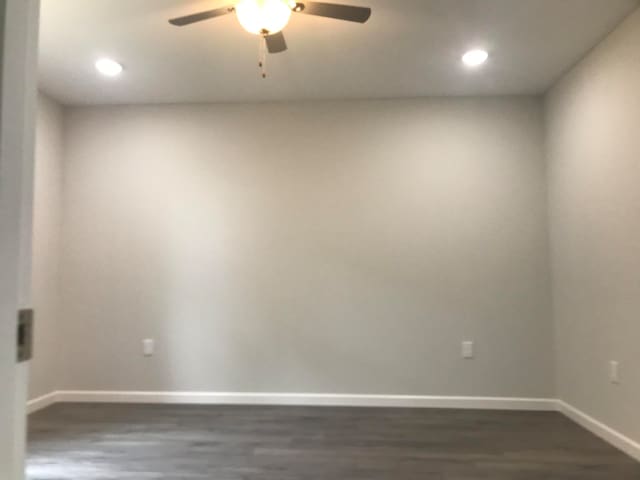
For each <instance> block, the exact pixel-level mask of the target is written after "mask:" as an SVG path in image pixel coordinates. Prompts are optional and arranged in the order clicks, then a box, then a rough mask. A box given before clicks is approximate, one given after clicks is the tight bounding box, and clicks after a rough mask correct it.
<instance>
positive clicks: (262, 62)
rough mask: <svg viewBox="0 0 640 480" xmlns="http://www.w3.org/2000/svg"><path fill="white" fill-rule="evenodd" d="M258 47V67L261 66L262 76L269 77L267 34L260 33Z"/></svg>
mask: <svg viewBox="0 0 640 480" xmlns="http://www.w3.org/2000/svg"><path fill="white" fill-rule="evenodd" d="M259 42H260V43H259V47H258V51H259V53H258V57H259V58H258V67H260V74H261V75H262V78H267V37H266V35H260V40H259Z"/></svg>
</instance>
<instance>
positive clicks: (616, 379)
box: [609, 360, 620, 384]
mask: <svg viewBox="0 0 640 480" xmlns="http://www.w3.org/2000/svg"><path fill="white" fill-rule="evenodd" d="M609 380H611V383H616V384H618V383H620V363H619V362H616V361H615V360H612V361H610V362H609Z"/></svg>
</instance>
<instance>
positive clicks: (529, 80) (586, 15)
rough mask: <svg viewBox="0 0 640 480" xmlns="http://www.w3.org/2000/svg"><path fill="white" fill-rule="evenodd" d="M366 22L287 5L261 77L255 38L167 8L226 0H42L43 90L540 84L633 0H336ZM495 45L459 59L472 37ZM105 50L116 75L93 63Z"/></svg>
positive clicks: (88, 99)
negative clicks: (484, 59)
mask: <svg viewBox="0 0 640 480" xmlns="http://www.w3.org/2000/svg"><path fill="white" fill-rule="evenodd" d="M335 1H336V2H337V3H349V4H354V5H365V6H371V7H372V8H373V15H372V17H371V20H370V21H369V23H367V24H365V25H360V24H353V23H349V22H340V21H337V20H330V19H325V18H318V17H310V16H307V15H299V14H296V15H294V16H293V18H292V21H291V23H290V24H289V26H288V27H287V29H286V30H285V34H286V37H287V41H288V44H289V50H288V51H287V52H285V53H281V54H277V55H270V56H269V63H268V71H269V78H267V79H266V80H263V79H261V78H260V77H259V75H258V68H257V58H258V40H257V37H253V36H251V35H250V34H248V33H246V32H245V31H244V30H242V28H241V27H240V25H239V24H238V22H237V20H236V19H235V16H233V15H228V16H226V17H223V18H218V19H213V20H209V21H206V22H202V23H200V24H197V25H192V26H190V27H183V28H177V27H173V26H171V25H169V24H168V23H167V19H169V18H171V17H174V16H178V15H183V14H188V13H192V12H196V11H199V10H206V9H210V8H216V7H219V6H223V5H227V4H229V3H233V0H227V1H225V0H42V15H41V16H42V28H41V37H40V38H41V41H40V43H41V45H40V81H41V88H42V89H43V90H44V91H46V92H47V93H49V94H50V95H52V96H53V97H54V98H56V99H58V100H60V101H61V102H63V103H65V104H110V103H177V102H230V101H266V100H283V99H326V98H386V97H413V96H427V95H499V94H536V93H542V92H544V91H545V90H546V89H547V88H548V87H550V86H551V85H552V84H553V82H554V81H555V80H556V79H558V77H559V76H560V75H561V74H562V73H563V72H564V71H565V70H566V69H567V68H568V67H570V66H571V65H573V64H574V63H575V62H576V61H578V60H579V59H580V58H581V57H582V56H583V55H584V54H585V53H586V52H587V51H588V50H589V49H590V48H592V47H593V46H594V45H595V44H596V43H597V42H598V41H599V40H600V39H601V38H603V37H604V36H605V35H606V34H607V33H608V32H610V31H611V30H612V29H613V28H614V27H615V26H616V25H617V24H618V23H619V22H620V21H621V20H622V19H623V18H624V17H625V16H626V15H627V14H629V13H630V12H631V11H632V10H633V9H634V8H635V7H636V6H637V5H638V0H402V1H398V0H335ZM478 46H479V47H484V48H486V49H487V50H489V52H490V53H491V58H490V62H489V63H488V64H487V65H485V66H484V67H483V68H482V69H480V70H477V71H469V70H468V69H466V68H465V67H463V66H462V65H461V62H460V56H461V55H462V53H463V52H464V51H465V50H467V49H468V48H470V47H478ZM102 56H108V57H112V58H114V59H116V60H118V61H120V62H121V63H122V64H123V65H124V66H125V73H124V74H123V75H122V76H121V77H119V78H117V79H105V78H103V77H100V76H99V75H98V74H97V73H96V72H95V70H94V67H93V63H94V61H95V59H96V58H98V57H102Z"/></svg>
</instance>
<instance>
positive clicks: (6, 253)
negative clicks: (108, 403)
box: [0, 0, 39, 480]
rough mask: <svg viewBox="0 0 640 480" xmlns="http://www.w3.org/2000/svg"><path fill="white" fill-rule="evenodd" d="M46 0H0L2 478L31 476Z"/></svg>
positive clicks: (0, 404) (12, 479) (0, 472)
mask: <svg viewBox="0 0 640 480" xmlns="http://www.w3.org/2000/svg"><path fill="white" fill-rule="evenodd" d="M38 14H39V0H0V479H2V480H5V479H7V480H22V479H24V453H25V433H26V400H27V385H28V367H27V364H24V363H23V364H17V362H16V336H17V332H16V329H17V311H18V309H19V308H24V307H29V306H30V303H31V231H32V222H31V216H32V215H31V213H32V206H33V163H34V162H33V157H34V138H35V106H36V98H37V44H38V27H39V25H38V20H39V15H38Z"/></svg>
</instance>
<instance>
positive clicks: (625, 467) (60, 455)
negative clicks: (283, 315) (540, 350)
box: [27, 404, 640, 480]
mask: <svg viewBox="0 0 640 480" xmlns="http://www.w3.org/2000/svg"><path fill="white" fill-rule="evenodd" d="M27 463H28V469H27V472H28V479H29V480H111V479H118V480H134V479H135V480H144V479H172V480H178V479H184V480H189V479H194V480H195V479H211V480H320V479H322V480H327V479H332V480H640V464H639V463H637V462H635V461H634V460H633V459H631V458H630V457H628V456H626V455H624V454H623V453H621V452H619V451H617V450H616V449H614V448H613V447H611V446H609V445H608V444H606V443H605V442H603V441H602V440H600V439H598V438H597V437H595V436H593V435H592V434H590V433H589V432H587V431H586V430H583V429H582V428H580V427H579V426H577V425H575V424H574V423H572V422H571V421H569V420H568V419H566V418H565V417H563V416H561V415H560V414H557V413H552V412H500V411H477V410H475V411H474V410H429V409H385V408H313V407H262V406H247V407H243V406H177V405H114V404H57V405H54V406H52V407H49V408H48V409H46V410H43V411H41V412H38V413H35V414H33V415H31V416H30V418H29V442H28V462H27Z"/></svg>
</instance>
